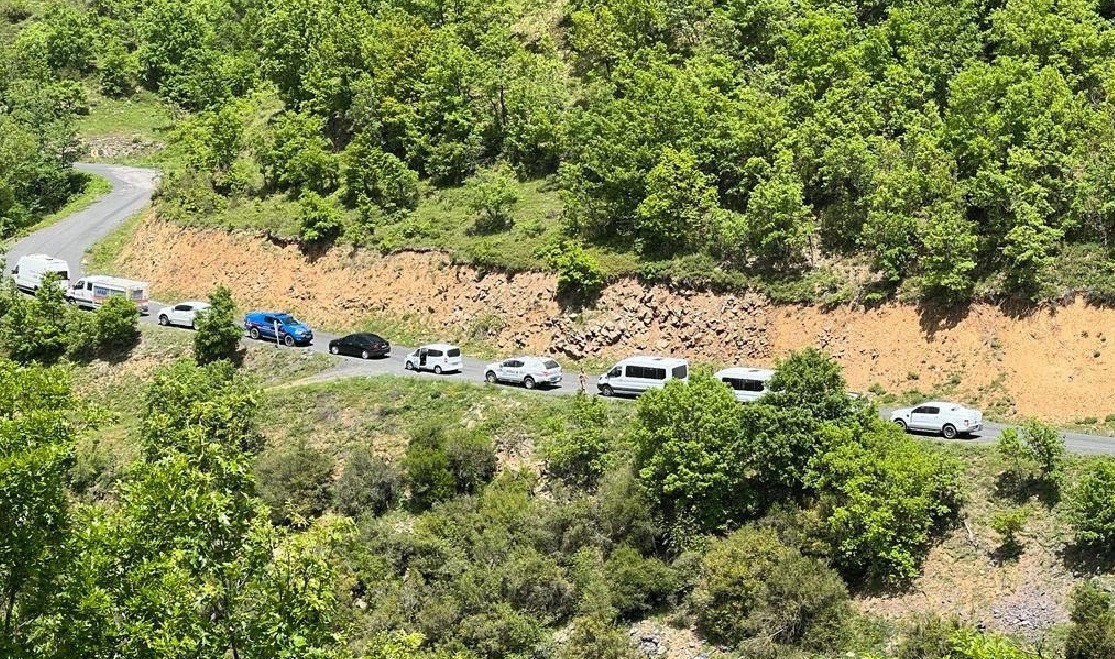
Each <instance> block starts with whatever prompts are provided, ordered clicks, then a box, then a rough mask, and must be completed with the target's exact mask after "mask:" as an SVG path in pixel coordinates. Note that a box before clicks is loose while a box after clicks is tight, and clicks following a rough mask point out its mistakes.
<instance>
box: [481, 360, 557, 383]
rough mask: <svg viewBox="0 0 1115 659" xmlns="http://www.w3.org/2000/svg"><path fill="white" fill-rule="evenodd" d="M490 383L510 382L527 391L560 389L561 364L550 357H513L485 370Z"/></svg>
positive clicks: (485, 377) (493, 364)
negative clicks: (536, 388) (547, 387)
mask: <svg viewBox="0 0 1115 659" xmlns="http://www.w3.org/2000/svg"><path fill="white" fill-rule="evenodd" d="M484 379H485V380H487V381H488V382H492V383H495V382H510V383H511V384H521V385H523V386H524V387H526V388H527V389H534V388H535V387H545V386H550V387H560V386H561V364H558V363H557V362H556V361H554V360H552V359H550V358H549V357H512V358H511V359H505V360H503V361H501V362H492V363H491V364H488V366H487V367H485V369H484Z"/></svg>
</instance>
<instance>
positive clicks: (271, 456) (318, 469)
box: [254, 441, 335, 526]
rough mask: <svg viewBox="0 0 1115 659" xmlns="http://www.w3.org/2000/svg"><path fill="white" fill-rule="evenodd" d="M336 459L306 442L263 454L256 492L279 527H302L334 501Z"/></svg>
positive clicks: (274, 449) (256, 471) (280, 447)
mask: <svg viewBox="0 0 1115 659" xmlns="http://www.w3.org/2000/svg"><path fill="white" fill-rule="evenodd" d="M334 466H335V465H334V461H333V458H332V456H330V455H329V454H327V453H324V452H322V451H319V450H317V449H315V448H312V447H310V446H309V445H307V444H306V443H305V442H304V441H301V442H298V443H296V444H293V445H284V446H274V447H270V448H268V449H267V450H265V451H263V453H261V454H260V456H259V459H258V460H257V461H256V465H255V469H254V471H255V478H256V489H257V492H258V493H259V496H260V498H261V499H262V500H263V502H264V503H266V504H267V505H268V507H269V508H270V509H271V518H272V520H274V521H275V522H276V523H278V524H292V525H295V526H301V525H304V524H306V523H308V522H309V521H310V520H312V519H314V518H315V517H319V516H321V515H322V514H323V513H325V511H326V510H328V508H329V504H330V503H331V502H332V493H333V492H332V484H333V468H334Z"/></svg>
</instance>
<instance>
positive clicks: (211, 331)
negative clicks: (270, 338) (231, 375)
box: [194, 285, 244, 366]
mask: <svg viewBox="0 0 1115 659" xmlns="http://www.w3.org/2000/svg"><path fill="white" fill-rule="evenodd" d="M209 305H210V306H209V309H208V310H207V311H206V312H205V313H203V314H201V316H200V317H199V318H197V332H196V333H195V334H194V359H195V360H196V361H197V363H198V365H199V366H205V365H206V364H210V363H212V362H215V361H220V360H222V359H224V360H228V361H229V362H231V363H237V362H238V361H239V360H240V354H241V348H240V339H241V338H243V336H244V330H243V329H241V327H240V326H239V325H237V324H236V306H235V305H234V304H233V302H232V291H230V290H229V289H228V287H227V286H224V285H221V286H218V287H217V288H216V289H215V290H214V291H213V292H212V293H210V294H209Z"/></svg>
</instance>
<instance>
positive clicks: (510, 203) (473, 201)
mask: <svg viewBox="0 0 1115 659" xmlns="http://www.w3.org/2000/svg"><path fill="white" fill-rule="evenodd" d="M469 188H470V190H469V191H470V193H471V194H470V199H469V202H468V203H469V209H470V210H471V211H472V213H473V215H474V216H475V220H474V224H473V230H474V231H475V232H476V233H480V234H487V233H497V232H499V231H505V230H507V229H510V228H511V226H512V223H513V219H512V215H511V213H512V211H513V210H514V208H515V204H518V203H519V192H518V191H517V190H516V189H515V179H514V177H513V176H512V174H511V170H510V168H509V167H507V165H501V166H499V167H497V168H495V169H491V170H486V171H483V172H481V173H479V174H477V175H476V176H474V177H473V178H472V180H471V181H469Z"/></svg>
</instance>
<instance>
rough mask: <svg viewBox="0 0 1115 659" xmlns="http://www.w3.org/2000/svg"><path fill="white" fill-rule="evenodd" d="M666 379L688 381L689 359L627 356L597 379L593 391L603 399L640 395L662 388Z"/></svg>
mask: <svg viewBox="0 0 1115 659" xmlns="http://www.w3.org/2000/svg"><path fill="white" fill-rule="evenodd" d="M668 380H681V381H683V382H687V381H688V380H689V360H687V359H678V358H672V357H628V358H627V359H624V360H623V361H620V362H619V363H617V364H616V365H615V366H613V367H612V370H610V371H608V372H607V373H605V374H604V375H601V376H600V379H599V380H598V381H597V382H596V388H597V389H598V390H600V393H601V394H603V395H605V396H612V395H614V394H629V395H636V396H637V395H639V394H641V393H643V392H644V391H647V390H649V389H661V388H662V387H664V386H666V382H667V381H668Z"/></svg>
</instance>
